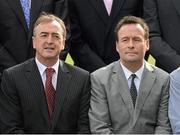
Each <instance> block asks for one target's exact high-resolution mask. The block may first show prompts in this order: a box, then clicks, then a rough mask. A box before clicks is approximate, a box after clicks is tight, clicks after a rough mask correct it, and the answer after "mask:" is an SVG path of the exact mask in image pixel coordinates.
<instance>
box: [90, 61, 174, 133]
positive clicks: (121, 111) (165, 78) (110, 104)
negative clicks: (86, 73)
mask: <svg viewBox="0 0 180 135" xmlns="http://www.w3.org/2000/svg"><path fill="white" fill-rule="evenodd" d="M91 83H92V91H91V94H92V96H91V101H90V110H89V118H90V128H91V132H92V133H103V134H106V133H108V134H109V133H118V134H120V133H137V134H140V133H143V134H145V133H149V134H150V133H152V134H153V133H163V134H165V133H171V128H170V124H169V118H168V112H167V109H168V98H169V75H168V74H167V73H166V72H164V71H162V70H161V69H159V68H157V67H155V66H152V65H149V64H148V63H146V64H145V69H144V72H143V75H142V81H141V83H140V90H139V93H138V97H137V100H136V105H135V109H134V107H133V103H132V99H131V96H130V92H129V87H128V83H127V80H126V78H125V75H124V72H123V70H122V67H121V66H120V63H119V61H116V62H114V63H112V64H110V65H108V66H106V67H104V68H101V69H99V70H97V71H95V72H94V73H92V74H91Z"/></svg>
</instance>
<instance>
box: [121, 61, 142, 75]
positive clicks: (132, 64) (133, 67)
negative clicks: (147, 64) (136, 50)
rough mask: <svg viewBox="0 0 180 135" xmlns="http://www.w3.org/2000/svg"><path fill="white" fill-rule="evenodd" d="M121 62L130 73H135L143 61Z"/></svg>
mask: <svg viewBox="0 0 180 135" xmlns="http://www.w3.org/2000/svg"><path fill="white" fill-rule="evenodd" d="M122 64H123V65H124V66H125V67H126V68H127V69H128V70H130V71H131V72H132V73H135V72H136V71H138V70H139V69H140V68H141V67H142V65H143V62H139V63H137V62H122Z"/></svg>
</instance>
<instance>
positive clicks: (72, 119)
mask: <svg viewBox="0 0 180 135" xmlns="http://www.w3.org/2000/svg"><path fill="white" fill-rule="evenodd" d="M65 38H66V28H65V25H64V23H63V22H62V21H61V20H60V19H59V18H58V17H56V16H54V15H52V14H43V15H41V16H40V17H39V18H38V20H37V21H36V23H35V27H34V31H33V48H34V49H35V50H36V56H35V59H34V58H33V59H30V60H27V61H25V62H24V63H21V64H19V65H16V66H14V67H11V68H9V69H7V70H4V72H3V78H2V85H1V90H0V124H1V128H2V133H13V134H26V133H46V134H52V133H71V134H72V133H89V132H90V130H89V119H88V110H89V100H90V79H89V73H88V72H87V71H84V70H82V69H80V68H78V67H75V66H72V65H69V64H66V63H64V62H63V61H61V60H59V55H60V52H61V51H62V50H63V49H64V45H65Z"/></svg>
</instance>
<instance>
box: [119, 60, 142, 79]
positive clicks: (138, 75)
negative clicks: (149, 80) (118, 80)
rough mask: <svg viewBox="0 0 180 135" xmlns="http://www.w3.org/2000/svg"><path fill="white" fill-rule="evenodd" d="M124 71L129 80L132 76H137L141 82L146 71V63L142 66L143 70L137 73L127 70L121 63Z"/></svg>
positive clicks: (140, 69)
mask: <svg viewBox="0 0 180 135" xmlns="http://www.w3.org/2000/svg"><path fill="white" fill-rule="evenodd" d="M120 64H121V66H122V69H123V71H124V74H125V77H126V79H127V80H128V79H129V78H130V77H131V74H136V76H137V78H138V79H140V80H141V77H142V74H143V71H144V63H143V65H142V66H141V68H139V70H137V71H136V72H135V73H132V72H131V71H130V70H129V69H127V68H126V67H125V66H124V65H123V64H122V63H121V62H120Z"/></svg>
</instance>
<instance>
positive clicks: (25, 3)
mask: <svg viewBox="0 0 180 135" xmlns="http://www.w3.org/2000/svg"><path fill="white" fill-rule="evenodd" d="M20 1H21V5H22V9H23V12H24V17H25V20H26V24H27V26H28V28H29V23H30V8H31V7H30V0H20Z"/></svg>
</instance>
